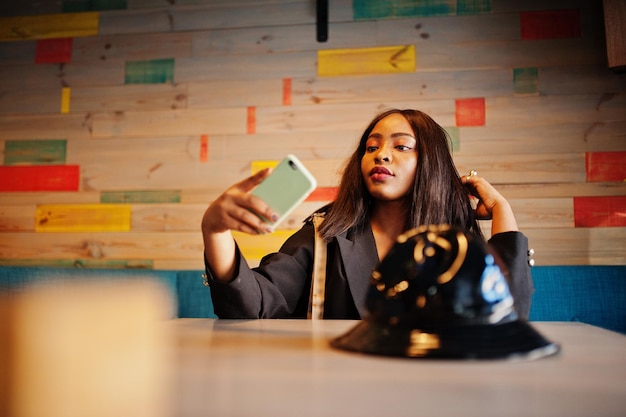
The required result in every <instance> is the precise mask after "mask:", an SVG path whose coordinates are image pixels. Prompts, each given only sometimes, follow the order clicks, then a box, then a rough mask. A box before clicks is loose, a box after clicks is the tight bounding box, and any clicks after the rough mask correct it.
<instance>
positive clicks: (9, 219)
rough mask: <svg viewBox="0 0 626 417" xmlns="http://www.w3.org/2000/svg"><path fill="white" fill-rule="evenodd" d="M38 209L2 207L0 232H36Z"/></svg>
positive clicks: (0, 209) (27, 206)
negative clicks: (36, 213)
mask: <svg viewBox="0 0 626 417" xmlns="http://www.w3.org/2000/svg"><path fill="white" fill-rule="evenodd" d="M35 212H36V207H35V205H34V204H32V205H11V206H7V205H5V203H4V201H3V203H2V207H0V232H33V231H35Z"/></svg>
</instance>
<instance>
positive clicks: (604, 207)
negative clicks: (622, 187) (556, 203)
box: [574, 195, 626, 227]
mask: <svg viewBox="0 0 626 417" xmlns="http://www.w3.org/2000/svg"><path fill="white" fill-rule="evenodd" d="M574 225H575V226H576V227H625V226H626V196H623V195H620V196H601V197H574Z"/></svg>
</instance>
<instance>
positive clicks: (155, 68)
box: [126, 58, 174, 84]
mask: <svg viewBox="0 0 626 417" xmlns="http://www.w3.org/2000/svg"><path fill="white" fill-rule="evenodd" d="M173 82H174V58H165V59H154V60H150V61H127V62H126V84H165V83H173Z"/></svg>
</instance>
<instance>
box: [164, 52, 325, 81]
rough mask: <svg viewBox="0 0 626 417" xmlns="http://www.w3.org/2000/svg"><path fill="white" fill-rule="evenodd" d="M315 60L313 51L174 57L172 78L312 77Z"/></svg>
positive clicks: (201, 79)
mask: <svg viewBox="0 0 626 417" xmlns="http://www.w3.org/2000/svg"><path fill="white" fill-rule="evenodd" d="M316 63H317V55H316V53H315V52H314V51H305V52H289V53H287V52H286V53H280V54H271V55H228V56H221V57H207V58H180V59H177V60H176V73H175V74H174V82H176V83H186V82H194V81H212V80H216V79H219V80H267V79H281V80H282V79H283V78H286V77H290V78H293V77H314V76H315V75H316V72H317V66H316ZM250 68H254V71H250Z"/></svg>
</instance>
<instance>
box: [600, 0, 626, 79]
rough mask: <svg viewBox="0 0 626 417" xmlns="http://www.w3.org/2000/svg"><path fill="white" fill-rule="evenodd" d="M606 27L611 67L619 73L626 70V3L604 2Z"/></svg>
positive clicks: (617, 1) (618, 1)
mask: <svg viewBox="0 0 626 417" xmlns="http://www.w3.org/2000/svg"><path fill="white" fill-rule="evenodd" d="M602 4H603V5H604V27H605V33H606V49H607V58H608V61H609V67H610V68H612V69H615V70H617V71H620V70H622V71H623V70H624V69H626V26H624V20H625V19H626V3H624V2H623V1H620V0H604V1H603V2H602Z"/></svg>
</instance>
